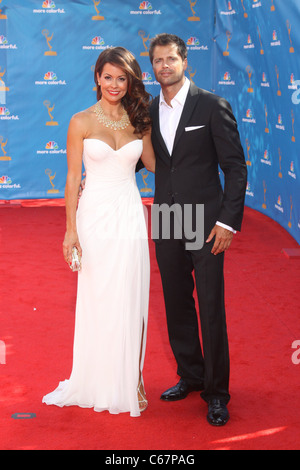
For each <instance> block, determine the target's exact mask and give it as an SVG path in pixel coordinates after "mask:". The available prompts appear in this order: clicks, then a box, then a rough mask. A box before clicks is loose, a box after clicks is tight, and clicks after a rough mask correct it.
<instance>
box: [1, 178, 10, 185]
mask: <svg viewBox="0 0 300 470" xmlns="http://www.w3.org/2000/svg"><path fill="white" fill-rule="evenodd" d="M11 183H12V179H11V178H10V176H0V185H3V184H11Z"/></svg>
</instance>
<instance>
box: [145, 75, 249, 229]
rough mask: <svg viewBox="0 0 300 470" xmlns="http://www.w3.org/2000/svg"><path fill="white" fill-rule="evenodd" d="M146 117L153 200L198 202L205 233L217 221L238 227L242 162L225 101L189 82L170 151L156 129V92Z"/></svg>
mask: <svg viewBox="0 0 300 470" xmlns="http://www.w3.org/2000/svg"><path fill="white" fill-rule="evenodd" d="M151 116H152V120H153V124H152V144H153V147H154V151H155V154H156V170H155V197H154V203H155V204H163V203H167V204H168V205H172V204H173V203H178V204H180V205H181V206H183V205H184V204H193V205H195V204H204V222H205V236H207V235H208V234H209V232H210V230H211V229H212V228H213V226H214V225H215V223H216V222H217V221H219V222H223V223H224V224H226V225H229V226H231V227H232V228H233V229H235V230H240V229H241V224H242V218H243V210H244V199H245V190H246V184H247V167H246V163H245V157H244V152H243V148H242V146H241V142H240V137H239V133H238V129H237V123H236V120H235V117H234V115H233V112H232V109H231V107H230V105H229V103H228V102H227V101H226V100H225V99H223V98H220V97H219V96H217V95H214V94H212V93H210V92H207V91H205V90H202V89H200V88H198V87H196V86H195V85H193V84H191V85H190V89H189V93H188V96H187V99H186V102H185V106H184V109H183V112H182V116H181V120H180V122H179V125H178V129H177V133H176V137H175V141H174V147H173V152H172V155H170V154H169V152H168V150H167V147H166V145H165V143H164V140H163V137H162V135H161V133H160V127H159V97H156V98H155V99H154V101H153V102H152V105H151ZM189 128H190V129H189ZM193 128H194V129H193ZM219 165H220V167H221V169H222V171H223V173H224V179H225V184H224V191H223V189H222V186H221V183H220V178H219Z"/></svg>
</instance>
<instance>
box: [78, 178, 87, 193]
mask: <svg viewBox="0 0 300 470" xmlns="http://www.w3.org/2000/svg"><path fill="white" fill-rule="evenodd" d="M85 179H86V173H85V172H84V173H83V179H82V180H81V183H80V187H79V192H78V198H79V199H80V198H81V196H82V193H83V191H84V188H85Z"/></svg>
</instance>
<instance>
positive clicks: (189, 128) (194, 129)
mask: <svg viewBox="0 0 300 470" xmlns="http://www.w3.org/2000/svg"><path fill="white" fill-rule="evenodd" d="M202 127H205V125H203V126H191V127H186V128H185V131H186V132H190V131H196V130H197V129H202Z"/></svg>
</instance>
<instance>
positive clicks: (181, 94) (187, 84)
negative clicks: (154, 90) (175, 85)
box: [159, 77, 190, 107]
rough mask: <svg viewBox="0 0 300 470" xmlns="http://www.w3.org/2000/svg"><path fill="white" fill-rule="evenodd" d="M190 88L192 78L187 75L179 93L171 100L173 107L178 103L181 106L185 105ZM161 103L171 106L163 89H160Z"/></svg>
mask: <svg viewBox="0 0 300 470" xmlns="http://www.w3.org/2000/svg"><path fill="white" fill-rule="evenodd" d="M189 88H190V80H189V79H188V78H187V77H185V82H184V84H183V86H182V87H181V88H180V90H179V92H178V93H177V95H176V96H174V98H173V99H172V101H171V105H172V107H174V105H176V104H180V105H181V106H184V103H185V100H186V97H187V94H188V92H189ZM159 104H160V105H162V104H165V105H166V106H168V107H170V106H169V105H168V104H167V103H166V101H165V98H164V95H163V92H162V90H160V100H159Z"/></svg>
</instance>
